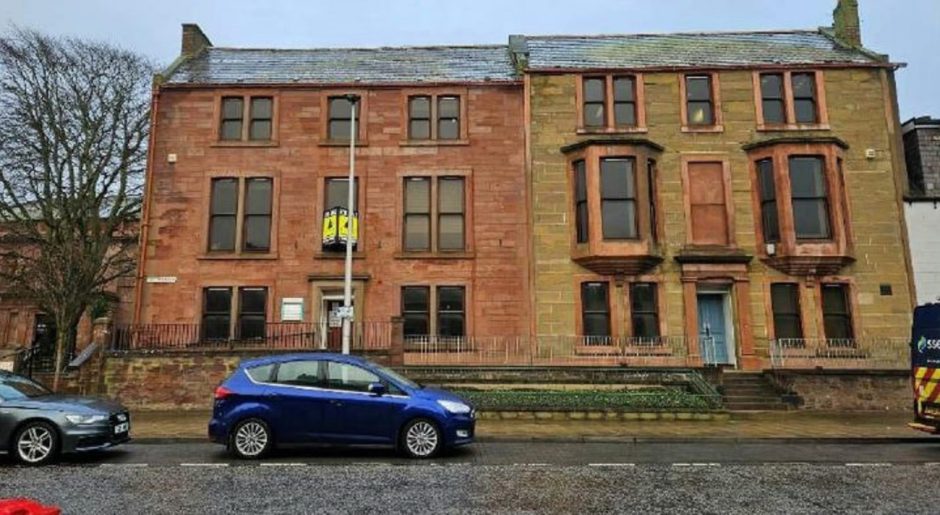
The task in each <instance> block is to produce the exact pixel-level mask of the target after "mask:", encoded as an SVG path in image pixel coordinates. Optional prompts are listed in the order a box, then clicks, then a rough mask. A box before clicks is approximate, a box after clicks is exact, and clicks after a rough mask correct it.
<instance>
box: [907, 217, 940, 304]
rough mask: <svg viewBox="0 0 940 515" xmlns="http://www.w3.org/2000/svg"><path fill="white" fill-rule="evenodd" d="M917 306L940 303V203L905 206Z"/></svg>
mask: <svg viewBox="0 0 940 515" xmlns="http://www.w3.org/2000/svg"><path fill="white" fill-rule="evenodd" d="M904 216H905V218H906V219H907V232H908V239H909V241H910V245H911V263H912V264H913V266H914V288H915V289H916V291H917V305H918V306H919V305H921V304H926V303H928V302H938V299H940V200H936V201H916V202H905V203H904Z"/></svg>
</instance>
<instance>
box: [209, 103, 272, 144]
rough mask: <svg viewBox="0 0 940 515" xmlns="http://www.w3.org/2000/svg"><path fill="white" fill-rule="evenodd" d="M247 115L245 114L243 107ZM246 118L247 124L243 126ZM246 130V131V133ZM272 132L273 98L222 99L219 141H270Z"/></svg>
mask: <svg viewBox="0 0 940 515" xmlns="http://www.w3.org/2000/svg"><path fill="white" fill-rule="evenodd" d="M246 105H247V106H248V113H247V115H246V113H245V106H246ZM246 118H247V120H248V123H247V125H246V124H245V119H246ZM246 129H247V131H246ZM273 132H274V97H262V96H257V97H254V96H238V97H236V96H226V97H222V106H221V120H219V139H220V140H222V141H242V140H245V139H248V140H250V141H270V140H271V139H272V134H273Z"/></svg>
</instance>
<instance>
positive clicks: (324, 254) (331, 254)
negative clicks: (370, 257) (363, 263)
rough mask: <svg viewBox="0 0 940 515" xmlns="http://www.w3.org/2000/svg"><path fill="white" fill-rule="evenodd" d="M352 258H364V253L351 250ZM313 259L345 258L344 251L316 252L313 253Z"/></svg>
mask: <svg viewBox="0 0 940 515" xmlns="http://www.w3.org/2000/svg"><path fill="white" fill-rule="evenodd" d="M352 257H353V259H365V258H366V255H365V253H364V252H358V251H353V255H352ZM313 259H325V260H328V261H329V260H343V259H346V253H345V252H322V251H321V252H316V253H314V254H313Z"/></svg>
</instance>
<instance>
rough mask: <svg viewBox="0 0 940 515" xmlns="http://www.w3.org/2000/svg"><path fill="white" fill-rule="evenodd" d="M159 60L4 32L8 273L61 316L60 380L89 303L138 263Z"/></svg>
mask: <svg viewBox="0 0 940 515" xmlns="http://www.w3.org/2000/svg"><path fill="white" fill-rule="evenodd" d="M153 71H154V68H153V66H152V65H151V64H150V63H149V62H148V60H147V59H145V58H143V57H141V56H139V55H136V54H134V53H131V52H128V51H125V50H122V49H119V48H115V47H113V46H111V45H108V44H104V43H98V42H91V41H85V40H80V39H60V38H53V37H49V36H45V35H43V34H40V33H38V32H35V31H31V30H24V29H13V30H12V32H11V33H10V34H8V35H6V36H3V37H0V233H2V245H0V278H2V279H4V280H5V281H6V282H7V283H8V286H9V288H11V289H12V290H13V291H15V292H17V293H19V294H22V295H23V296H25V297H28V298H29V299H30V300H32V301H33V302H35V303H37V304H38V306H39V307H40V308H41V309H43V310H44V311H45V312H47V313H48V314H49V315H50V316H51V317H52V318H53V319H54V320H55V323H56V327H57V328H58V332H57V338H56V349H55V379H54V382H53V388H54V389H57V388H58V384H59V378H60V376H61V372H62V369H63V368H64V365H65V352H66V351H67V349H71V348H73V345H74V338H75V333H76V331H75V328H76V327H77V325H78V323H79V321H80V320H81V317H82V314H83V313H84V312H85V310H86V308H88V307H89V303H91V302H92V301H93V300H94V299H95V298H96V296H97V295H99V294H100V292H101V291H102V289H103V288H104V287H105V286H106V285H107V284H108V283H110V282H111V281H113V280H115V279H116V278H117V277H119V276H121V275H125V274H129V273H130V272H131V271H132V270H133V267H134V261H135V255H134V250H133V249H134V247H135V243H136V241H135V240H134V239H133V238H132V237H129V236H131V234H133V232H134V231H135V230H136V227H135V226H136V220H137V219H138V213H139V211H140V200H141V188H142V186H143V176H144V170H145V167H146V158H147V155H146V154H147V152H146V146H147V137H148V134H149V129H150V79H151V77H152V74H153Z"/></svg>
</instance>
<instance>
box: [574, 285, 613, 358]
mask: <svg viewBox="0 0 940 515" xmlns="http://www.w3.org/2000/svg"><path fill="white" fill-rule="evenodd" d="M581 325H582V331H581V332H582V334H583V336H585V337H586V342H585V343H587V344H589V345H590V344H592V343H594V344H597V343H607V340H608V338H610V303H609V301H608V295H607V283H598V282H588V283H582V284H581Z"/></svg>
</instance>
